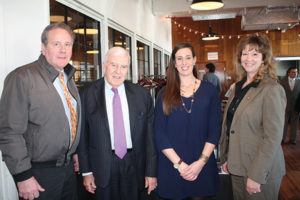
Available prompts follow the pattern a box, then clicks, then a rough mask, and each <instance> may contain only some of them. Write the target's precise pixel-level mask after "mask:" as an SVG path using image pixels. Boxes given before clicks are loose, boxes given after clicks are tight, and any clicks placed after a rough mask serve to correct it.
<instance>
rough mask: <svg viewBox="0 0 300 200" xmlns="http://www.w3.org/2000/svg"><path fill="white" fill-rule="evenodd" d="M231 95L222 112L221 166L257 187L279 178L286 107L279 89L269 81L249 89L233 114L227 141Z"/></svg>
mask: <svg viewBox="0 0 300 200" xmlns="http://www.w3.org/2000/svg"><path fill="white" fill-rule="evenodd" d="M234 95H235V88H234V89H233V91H232V93H231V95H230V97H229V99H228V103H227V105H226V108H225V111H224V119H223V126H222V134H221V138H220V147H221V148H220V152H221V153H220V159H221V163H224V162H226V161H227V162H228V170H229V171H230V173H232V174H234V175H238V176H244V177H249V178H251V179H252V180H254V181H256V182H258V183H260V184H265V183H266V182H267V181H268V180H272V179H275V178H280V177H282V176H283V175H284V174H285V163H284V157H283V152H282V148H281V140H282V134H283V126H284V110H285V106H286V98H285V94H284V90H283V88H282V87H281V85H280V84H278V83H277V82H276V81H274V80H272V79H266V80H264V81H262V82H261V83H259V85H258V86H257V87H252V88H250V89H249V91H248V92H247V94H246V95H245V96H244V98H243V100H242V101H241V102H240V104H239V106H238V107H237V109H236V111H235V114H234V117H233V119H232V124H231V127H230V133H229V134H230V136H229V137H230V138H228V136H227V134H226V131H227V127H226V116H227V110H228V107H229V105H230V103H231V102H232V100H233V98H234Z"/></svg>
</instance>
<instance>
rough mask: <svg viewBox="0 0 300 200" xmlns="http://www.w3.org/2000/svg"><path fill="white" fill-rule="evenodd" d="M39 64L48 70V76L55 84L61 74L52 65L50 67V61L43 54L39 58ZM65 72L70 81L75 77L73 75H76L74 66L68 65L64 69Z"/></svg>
mask: <svg viewBox="0 0 300 200" xmlns="http://www.w3.org/2000/svg"><path fill="white" fill-rule="evenodd" d="M38 62H39V64H40V65H41V66H42V67H43V68H44V69H46V71H47V72H48V75H49V77H50V80H51V81H52V82H54V80H55V79H56V78H57V76H58V74H59V72H58V71H57V70H56V69H55V68H54V67H53V66H52V65H50V64H49V63H48V61H47V60H46V58H45V56H44V55H43V54H41V55H40V57H39V58H38ZM63 71H64V72H65V73H66V75H67V77H68V79H70V77H72V76H73V74H74V73H75V71H76V70H75V68H74V67H73V66H72V65H70V64H67V65H66V66H65V67H64V69H63Z"/></svg>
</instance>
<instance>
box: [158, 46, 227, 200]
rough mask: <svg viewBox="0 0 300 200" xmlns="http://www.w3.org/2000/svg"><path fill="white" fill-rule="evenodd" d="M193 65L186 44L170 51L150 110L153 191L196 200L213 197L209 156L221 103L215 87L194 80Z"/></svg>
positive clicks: (215, 183)
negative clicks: (154, 155)
mask: <svg viewBox="0 0 300 200" xmlns="http://www.w3.org/2000/svg"><path fill="white" fill-rule="evenodd" d="M195 63H196V56H195V52H194V48H193V47H192V46H191V45H190V44H189V43H180V44H177V45H176V46H175V47H174V49H173V51H172V55H171V61H170V65H169V68H168V71H167V76H168V78H167V85H166V87H165V88H163V89H162V91H161V93H160V94H159V96H158V99H157V102H156V106H155V120H154V137H155V142H156V147H157V150H158V151H159V154H158V187H157V189H156V192H157V193H158V195H159V196H161V197H162V198H167V199H184V198H191V199H200V198H201V197H211V196H215V195H216V192H217V190H218V188H219V175H218V169H217V164H216V160H215V155H214V153H213V152H214V149H215V146H216V145H217V144H218V141H219V136H220V130H221V103H220V98H219V94H218V92H217V90H216V88H215V87H214V86H213V85H212V84H209V83H207V82H205V81H200V80H199V79H197V78H196V77H197V74H196V67H195Z"/></svg>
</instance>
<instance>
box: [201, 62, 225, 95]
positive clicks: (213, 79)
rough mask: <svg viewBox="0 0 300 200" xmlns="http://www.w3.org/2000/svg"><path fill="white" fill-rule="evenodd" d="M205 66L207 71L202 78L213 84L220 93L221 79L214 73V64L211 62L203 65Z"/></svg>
mask: <svg viewBox="0 0 300 200" xmlns="http://www.w3.org/2000/svg"><path fill="white" fill-rule="evenodd" d="M205 68H206V69H207V72H206V74H204V76H203V80H204V81H208V82H210V83H211V84H213V85H214V86H215V87H216V88H217V90H218V92H219V94H221V92H222V86H221V81H220V79H219V78H218V77H217V75H216V74H215V70H216V67H215V65H214V64H213V63H208V64H206V65H205Z"/></svg>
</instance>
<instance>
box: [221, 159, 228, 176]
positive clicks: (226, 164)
mask: <svg viewBox="0 0 300 200" xmlns="http://www.w3.org/2000/svg"><path fill="white" fill-rule="evenodd" d="M222 169H223V171H224V172H226V173H227V174H229V171H228V163H227V161H226V162H225V163H224V164H223V165H222Z"/></svg>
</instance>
